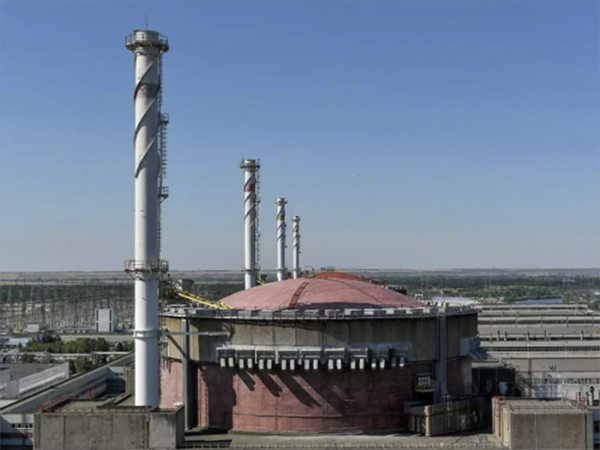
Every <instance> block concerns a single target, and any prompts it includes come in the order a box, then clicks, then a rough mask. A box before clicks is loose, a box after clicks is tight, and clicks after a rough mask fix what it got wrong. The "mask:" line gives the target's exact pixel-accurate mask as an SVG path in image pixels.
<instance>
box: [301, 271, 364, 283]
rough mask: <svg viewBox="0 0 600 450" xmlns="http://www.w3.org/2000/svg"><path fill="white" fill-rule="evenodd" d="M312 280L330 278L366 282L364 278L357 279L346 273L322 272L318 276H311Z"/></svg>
mask: <svg viewBox="0 0 600 450" xmlns="http://www.w3.org/2000/svg"><path fill="white" fill-rule="evenodd" d="M310 278H329V279H336V280H354V281H365V282H367V281H368V280H365V279H364V278H361V277H357V276H356V275H352V274H351V273H346V272H321V273H318V274H316V275H311V277H310Z"/></svg>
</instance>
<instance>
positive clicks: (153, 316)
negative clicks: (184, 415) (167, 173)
mask: <svg viewBox="0 0 600 450" xmlns="http://www.w3.org/2000/svg"><path fill="white" fill-rule="evenodd" d="M125 42H126V43H125V46H126V47H127V49H129V50H130V51H131V52H133V54H134V56H135V57H134V65H135V91H134V96H133V98H134V108H135V132H134V135H133V146H134V153H135V259H133V260H130V261H129V262H128V264H127V267H126V269H125V270H126V271H128V272H129V273H131V274H132V275H133V277H134V279H135V331H134V332H133V337H134V339H135V405H136V406H149V407H155V406H159V395H158V392H159V386H158V380H159V365H158V334H159V330H158V280H159V278H160V273H161V272H164V271H167V270H168V266H167V264H166V262H164V261H161V260H160V259H159V242H158V202H159V194H160V193H159V189H158V184H159V183H158V179H159V175H160V171H161V167H160V165H161V158H160V155H159V131H160V126H161V111H160V99H161V92H160V89H161V79H160V74H161V70H160V68H161V65H162V55H163V53H165V52H167V51H168V50H169V43H168V41H167V39H166V38H165V37H163V36H161V35H160V34H159V33H158V32H156V31H149V30H143V31H141V30H135V31H134V32H133V34H131V35H129V36H128V37H127V39H126V41H125Z"/></svg>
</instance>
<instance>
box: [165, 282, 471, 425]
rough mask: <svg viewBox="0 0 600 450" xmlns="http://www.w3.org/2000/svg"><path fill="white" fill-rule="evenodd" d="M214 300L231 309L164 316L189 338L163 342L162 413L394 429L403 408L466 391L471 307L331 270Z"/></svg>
mask: <svg viewBox="0 0 600 450" xmlns="http://www.w3.org/2000/svg"><path fill="white" fill-rule="evenodd" d="M348 278H354V279H348ZM222 301H223V302H224V303H226V304H228V305H230V306H231V307H232V308H233V309H232V310H210V309H205V308H193V307H177V306H174V307H171V308H170V309H169V310H168V311H165V312H164V313H163V316H164V318H165V325H166V327H167V328H168V330H169V332H184V331H187V330H189V331H190V332H191V334H190V335H189V336H173V337H172V338H171V341H170V345H169V353H168V357H167V358H165V359H164V360H163V362H162V386H161V391H162V406H163V407H172V406H174V405H175V404H177V403H183V404H185V405H186V408H188V411H187V414H188V416H187V419H188V425H189V426H194V425H196V424H197V425H199V426H201V427H211V428H220V429H226V430H229V429H233V430H246V431H261V432H325V431H362V430H377V429H400V428H404V427H406V425H407V423H406V415H405V414H404V412H403V408H404V404H405V403H406V402H409V401H415V400H421V401H423V402H425V403H430V404H432V403H434V402H435V401H436V400H438V401H441V400H442V399H443V400H446V399H450V397H454V398H461V397H463V396H467V395H469V394H470V393H471V390H472V387H471V358H470V354H472V353H473V352H475V351H477V348H478V340H477V336H476V335H477V313H476V311H475V310H473V309H471V308H469V307H460V308H449V309H447V310H446V309H444V308H435V307H427V306H425V305H423V304H421V303H419V302H417V301H416V300H413V299H411V298H408V297H406V296H404V295H402V294H399V293H397V292H394V291H392V290H389V289H386V288H384V287H382V286H378V285H375V284H372V283H369V282H366V281H365V280H362V279H360V278H358V277H350V276H348V275H345V274H341V275H340V274H337V273H335V272H331V273H326V274H321V275H320V276H318V277H307V278H299V279H296V280H286V281H282V282H277V283H271V284H267V285H264V286H258V287H255V288H252V289H248V290H244V291H242V292H238V293H236V294H233V295H231V296H229V297H226V298H224V299H223V300H222ZM195 333H202V334H204V335H202V336H196V335H194V334H195ZM217 333H220V334H217ZM182 384H183V385H182ZM257 405H260V408H257Z"/></svg>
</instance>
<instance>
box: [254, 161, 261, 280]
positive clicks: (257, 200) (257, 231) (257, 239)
mask: <svg viewBox="0 0 600 450" xmlns="http://www.w3.org/2000/svg"><path fill="white" fill-rule="evenodd" d="M256 162H257V165H258V166H260V159H259V160H257V161H256ZM255 195H256V196H255V200H254V204H255V209H256V216H255V219H254V224H255V226H256V227H255V229H254V236H255V244H256V273H255V276H256V281H257V282H258V272H260V229H259V228H258V217H259V214H258V205H259V203H260V168H258V169H256V186H255Z"/></svg>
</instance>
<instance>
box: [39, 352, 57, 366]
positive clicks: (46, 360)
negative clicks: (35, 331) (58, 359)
mask: <svg viewBox="0 0 600 450" xmlns="http://www.w3.org/2000/svg"><path fill="white" fill-rule="evenodd" d="M40 362H41V363H42V364H52V363H53V362H54V358H53V357H52V355H50V354H47V355H44V357H43V358H42V360H41V361H40Z"/></svg>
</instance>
